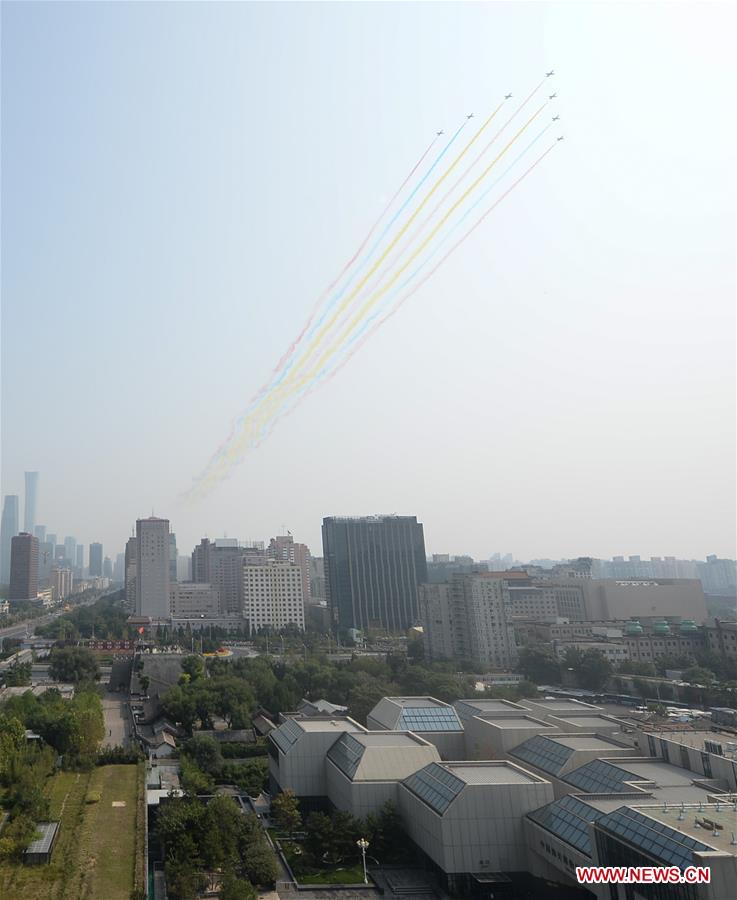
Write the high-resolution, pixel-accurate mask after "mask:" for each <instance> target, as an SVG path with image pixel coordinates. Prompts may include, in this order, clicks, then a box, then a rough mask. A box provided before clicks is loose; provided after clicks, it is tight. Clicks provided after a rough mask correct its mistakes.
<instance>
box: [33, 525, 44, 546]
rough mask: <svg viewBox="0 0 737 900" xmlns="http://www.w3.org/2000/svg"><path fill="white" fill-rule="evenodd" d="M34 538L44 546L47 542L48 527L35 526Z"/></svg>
mask: <svg viewBox="0 0 737 900" xmlns="http://www.w3.org/2000/svg"><path fill="white" fill-rule="evenodd" d="M33 536H34V537H37V538H38V543H39V544H43V543H44V542H45V541H46V526H45V525H34V527H33Z"/></svg>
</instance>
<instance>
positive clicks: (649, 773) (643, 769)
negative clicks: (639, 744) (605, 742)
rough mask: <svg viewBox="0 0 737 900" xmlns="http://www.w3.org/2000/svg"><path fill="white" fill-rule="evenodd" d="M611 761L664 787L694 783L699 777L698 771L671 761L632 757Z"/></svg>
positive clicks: (643, 779) (644, 779)
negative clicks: (673, 764) (683, 767)
mask: <svg viewBox="0 0 737 900" xmlns="http://www.w3.org/2000/svg"><path fill="white" fill-rule="evenodd" d="M609 762H611V763H613V764H614V765H617V766H621V768H623V769H626V770H627V771H628V772H632V773H633V775H638V776H639V777H640V778H641V779H642V781H654V782H655V783H656V784H657V785H658V786H662V787H677V786H678V787H680V786H681V785H683V786H684V787H685V786H686V785H690V784H693V782H694V779H698V777H699V775H698V773H697V772H689V771H688V769H682V768H681V767H680V766H672V765H670V763H666V762H662V761H661V760H658V759H653V760H652V761H649V760H636V761H633V760H630V759H611V760H609Z"/></svg>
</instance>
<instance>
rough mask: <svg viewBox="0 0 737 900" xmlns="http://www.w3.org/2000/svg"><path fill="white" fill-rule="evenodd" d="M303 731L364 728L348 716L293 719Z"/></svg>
mask: <svg viewBox="0 0 737 900" xmlns="http://www.w3.org/2000/svg"><path fill="white" fill-rule="evenodd" d="M293 721H294V722H296V723H297V724H298V725H299V727H300V728H301V729H302V731H336V732H337V731H363V728H362V727H361V726H360V725H359V724H358V723H357V722H354V721H353V720H352V719H349V718H347V717H346V716H333V717H332V718H330V719H318V718H316V717H314V716H313V717H311V718H307V719H293Z"/></svg>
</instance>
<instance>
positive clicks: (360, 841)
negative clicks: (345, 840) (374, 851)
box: [356, 838, 369, 884]
mask: <svg viewBox="0 0 737 900" xmlns="http://www.w3.org/2000/svg"><path fill="white" fill-rule="evenodd" d="M356 845H357V846H359V847H360V848H361V858H362V859H363V883H364V884H368V883H369V882H368V873H367V872H366V851H367V850H368V846H369V842H368V841H367V840H366V838H359V839H358V840H357V841H356Z"/></svg>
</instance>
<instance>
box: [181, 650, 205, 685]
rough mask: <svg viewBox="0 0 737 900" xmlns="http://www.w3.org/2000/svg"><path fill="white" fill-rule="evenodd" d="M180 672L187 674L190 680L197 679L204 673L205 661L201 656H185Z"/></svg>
mask: <svg viewBox="0 0 737 900" xmlns="http://www.w3.org/2000/svg"><path fill="white" fill-rule="evenodd" d="M182 672H184V673H185V675H189V678H190V681H197V679H198V678H202V676H203V675H204V673H205V663H204V661H203V659H202V657H201V656H195V655H190V656H185V657H184V659H183V660H182Z"/></svg>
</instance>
